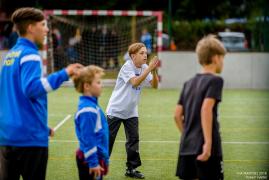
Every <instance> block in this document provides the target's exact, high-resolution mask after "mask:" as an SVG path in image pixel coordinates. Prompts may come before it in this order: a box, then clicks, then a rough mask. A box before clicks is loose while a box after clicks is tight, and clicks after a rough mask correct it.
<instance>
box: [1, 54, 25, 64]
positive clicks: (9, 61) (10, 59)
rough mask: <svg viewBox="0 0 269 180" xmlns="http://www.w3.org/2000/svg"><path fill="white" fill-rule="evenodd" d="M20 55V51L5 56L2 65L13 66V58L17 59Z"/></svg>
mask: <svg viewBox="0 0 269 180" xmlns="http://www.w3.org/2000/svg"><path fill="white" fill-rule="evenodd" d="M20 55H21V51H12V52H10V53H8V54H7V55H6V58H5V61H4V65H5V66H12V65H13V64H14V61H15V58H18V57H19V56H20Z"/></svg>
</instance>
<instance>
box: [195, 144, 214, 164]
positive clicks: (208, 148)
mask: <svg viewBox="0 0 269 180" xmlns="http://www.w3.org/2000/svg"><path fill="white" fill-rule="evenodd" d="M210 156H211V145H209V144H204V145H203V152H202V154H200V155H198V156H197V158H196V159H197V160H198V161H207V160H208V159H209V158H210Z"/></svg>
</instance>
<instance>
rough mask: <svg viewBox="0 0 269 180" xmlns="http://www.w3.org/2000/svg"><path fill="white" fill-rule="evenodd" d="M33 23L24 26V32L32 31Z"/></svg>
mask: <svg viewBox="0 0 269 180" xmlns="http://www.w3.org/2000/svg"><path fill="white" fill-rule="evenodd" d="M33 27H34V25H33V24H28V26H27V27H26V33H32V32H33Z"/></svg>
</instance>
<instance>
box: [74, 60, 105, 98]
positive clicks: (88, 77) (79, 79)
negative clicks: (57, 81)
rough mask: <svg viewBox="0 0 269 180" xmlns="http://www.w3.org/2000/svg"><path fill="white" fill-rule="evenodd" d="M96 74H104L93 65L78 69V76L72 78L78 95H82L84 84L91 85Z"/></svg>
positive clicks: (102, 70) (101, 69)
mask: <svg viewBox="0 0 269 180" xmlns="http://www.w3.org/2000/svg"><path fill="white" fill-rule="evenodd" d="M96 74H100V75H101V76H103V75H104V74H105V73H104V69H103V68H100V67H98V66H95V65H90V66H86V67H83V68H81V69H79V73H78V75H77V76H75V77H73V82H74V86H75V89H76V90H77V91H78V92H79V93H83V92H84V83H89V84H91V83H92V81H93V79H94V78H95V76H96Z"/></svg>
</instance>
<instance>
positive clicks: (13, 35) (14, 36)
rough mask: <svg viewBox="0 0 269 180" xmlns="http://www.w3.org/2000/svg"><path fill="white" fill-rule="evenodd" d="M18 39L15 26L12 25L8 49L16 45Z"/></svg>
mask: <svg viewBox="0 0 269 180" xmlns="http://www.w3.org/2000/svg"><path fill="white" fill-rule="evenodd" d="M18 38H19V35H18V33H17V29H16V26H14V25H13V27H12V31H11V33H10V35H9V37H8V48H9V49H11V48H12V47H13V46H14V45H15V44H16V43H17V40H18Z"/></svg>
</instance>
